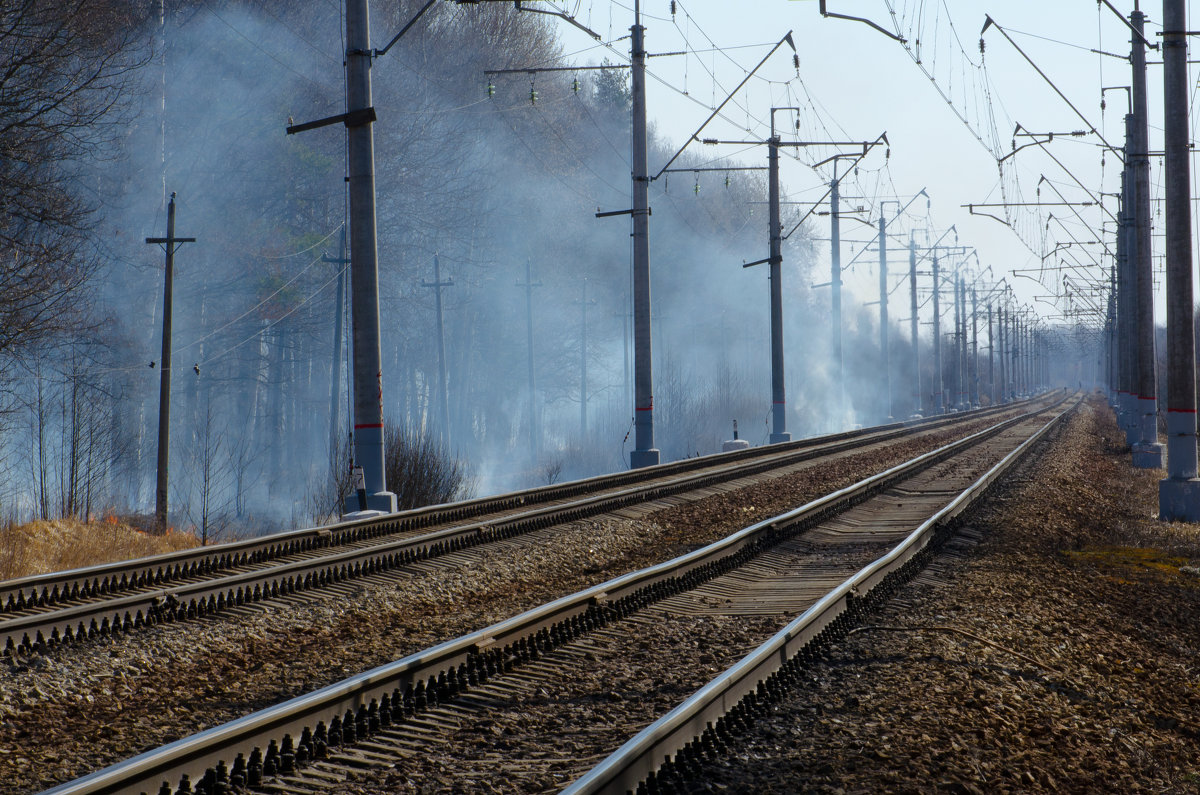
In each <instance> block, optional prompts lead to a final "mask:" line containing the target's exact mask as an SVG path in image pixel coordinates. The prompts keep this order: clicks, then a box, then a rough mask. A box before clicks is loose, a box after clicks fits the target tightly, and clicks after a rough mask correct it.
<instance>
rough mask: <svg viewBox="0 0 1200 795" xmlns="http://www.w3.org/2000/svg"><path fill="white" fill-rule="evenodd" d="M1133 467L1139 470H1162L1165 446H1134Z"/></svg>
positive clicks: (1141, 444) (1156, 443)
mask: <svg viewBox="0 0 1200 795" xmlns="http://www.w3.org/2000/svg"><path fill="white" fill-rule="evenodd" d="M1133 465H1134V466H1135V467H1137V468H1138V469H1162V468H1163V446H1162V445H1161V444H1159V443H1158V442H1154V443H1153V444H1145V443H1141V442H1139V443H1138V444H1135V445H1134V446H1133Z"/></svg>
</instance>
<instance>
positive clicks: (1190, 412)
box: [1167, 409, 1196, 414]
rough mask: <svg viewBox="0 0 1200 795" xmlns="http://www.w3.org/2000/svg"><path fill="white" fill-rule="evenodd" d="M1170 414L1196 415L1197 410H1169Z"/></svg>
mask: <svg viewBox="0 0 1200 795" xmlns="http://www.w3.org/2000/svg"><path fill="white" fill-rule="evenodd" d="M1167 413H1168V414H1195V413H1196V410H1195V409H1167Z"/></svg>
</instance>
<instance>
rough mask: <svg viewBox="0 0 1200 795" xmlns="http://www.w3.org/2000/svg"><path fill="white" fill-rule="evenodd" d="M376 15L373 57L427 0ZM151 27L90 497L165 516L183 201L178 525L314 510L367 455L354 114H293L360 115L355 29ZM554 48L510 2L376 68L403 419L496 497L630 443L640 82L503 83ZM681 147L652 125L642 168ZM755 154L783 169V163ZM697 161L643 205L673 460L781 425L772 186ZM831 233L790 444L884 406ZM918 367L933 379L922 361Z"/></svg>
mask: <svg viewBox="0 0 1200 795" xmlns="http://www.w3.org/2000/svg"><path fill="white" fill-rule="evenodd" d="M373 5H374V8H373V13H372V25H373V27H374V31H375V32H374V40H375V41H376V42H382V41H386V40H388V39H389V38H390V37H391V35H392V34H393V32H394V31H397V30H399V29H400V27H401V26H402V25H403V24H404V23H405V22H406V21H407V20H408V19H409V18H411V16H412V15H413V13H415V11H416V9H417V8H418V7H419V4H416V3H414V2H377V3H375V4H373ZM156 22H157V20H151V21H150V22H148V23H147V24H148V28H147V30H146V31H145V34H146V41H147V42H156V44H154V45H151V44H147V48H148V49H147V53H148V54H149V53H151V52H152V47H156V48H157V49H153V54H154V55H155V56H157V57H154V58H150V59H149V65H148V66H146V67H144V68H143V69H142V71H141V73H140V77H141V85H140V91H139V94H138V96H137V97H136V99H137V101H138V102H139V103H140V105H139V107H138V109H137V112H136V113H135V114H134V119H135V121H134V123H133V124H132V125H131V126H130V127H129V129H128V132H127V134H126V136H125V138H124V141H123V145H122V151H121V152H120V155H121V156H120V157H119V158H117V159H115V160H113V161H111V162H105V163H97V164H96V173H95V181H96V184H97V185H99V186H100V188H99V193H98V195H99V196H100V199H101V201H102V204H103V224H102V233H101V235H100V237H99V239H98V241H97V246H98V248H99V249H100V250H101V251H102V252H103V253H104V256H105V258H106V260H107V262H108V268H107V270H106V272H105V274H104V277H103V279H101V280H99V281H98V282H97V283H96V285H95V287H96V290H95V293H96V308H97V312H98V313H99V314H100V315H103V316H106V317H108V318H111V323H110V324H109V330H108V332H107V333H106V334H105V339H104V341H105V343H106V345H105V349H104V351H103V352H99V351H98V352H96V353H95V355H94V357H93V359H92V363H91V368H92V371H91V373H90V376H91V377H92V381H94V383H95V384H96V388H97V390H98V391H97V392H96V395H97V396H96V397H95V398H94V399H95V400H96V401H97V405H101V404H102V405H103V406H104V407H105V413H104V417H103V418H101V419H98V420H96V423H98V424H99V425H102V426H104V428H105V429H106V433H107V434H110V435H111V437H112V439H111V443H106V445H105V446H104V449H103V451H101V450H99V448H98V450H97V452H96V455H98V456H104V455H107V456H108V459H107V460H108V461H111V462H119V466H116V465H114V466H111V467H109V468H108V469H109V470H110V471H107V472H106V473H105V476H104V477H103V478H102V480H103V482H102V483H101V482H99V481H98V482H97V484H96V498H95V504H96V506H100V507H103V508H105V509H111V510H119V511H129V512H135V511H143V512H144V511H147V510H149V509H150V506H152V504H153V497H154V495H153V490H154V464H155V450H156V428H157V421H158V378H159V369H158V368H159V367H160V365H161V362H160V361H159V360H160V358H161V357H160V354H159V349H160V345H161V326H162V300H163V298H162V296H163V293H162V291H163V277H162V264H163V252H162V250H161V249H160V248H159V247H157V246H148V245H146V244H145V243H144V242H143V241H144V239H145V238H146V237H162V236H164V235H165V234H166V200H167V195H166V194H169V193H172V192H174V193H177V196H178V198H177V201H178V216H177V226H176V234H177V235H179V236H186V237H195V238H196V242H195V243H188V244H183V245H182V246H181V247H180V248H179V250H178V252H177V253H176V256H175V283H174V330H173V337H172V350H173V354H172V374H171V380H172V405H171V426H172V427H171V459H170V462H171V463H170V472H171V478H172V483H173V484H174V485H173V488H172V491H171V500H172V509H173V514H172V515H173V521H176V522H179V523H183V524H195V525H200V524H203V525H204V526H205V527H210V526H211V527H214V528H225V527H234V526H236V527H241V528H245V527H248V526H250V527H253V526H259V525H261V526H264V527H265V526H274V525H277V524H279V523H289V522H299V521H305V520H306V519H307V516H306V510H307V509H306V506H308V505H310V504H311V502H312V501H311V499H310V497H311V495H310V494H308V493H307V492H308V491H309V490H310V488H311V486H310V485H309V484H313V483H319V482H327V481H328V478H327V474H328V468H329V467H330V466H331V465H332V466H338V467H342V466H345V465H346V462H345V461H339V460H334V461H333V462H332V464H331V454H330V439H331V437H332V438H334V439H336V440H338V442H339V445H340V444H341V443H342V442H344V441H345V439H346V438H347V437H348V435H349V432H350V427H351V424H352V418H351V417H350V416H349V412H348V410H347V406H348V405H350V403H349V402H348V397H349V395H348V392H349V385H348V383H347V378H346V373H345V372H344V369H345V367H346V363H347V362H348V361H349V359H350V357H349V349H348V344H349V343H348V338H349V323H348V321H347V324H346V326H345V328H344V329H343V333H342V337H341V339H342V349H341V351H340V354H339V355H340V361H341V363H342V367H343V372H342V373H340V374H337V376H338V377H337V378H334V375H335V374H334V373H332V372H331V370H332V361H333V359H334V338H335V335H334V325H335V320H334V319H335V317H336V315H337V305H336V296H337V285H338V274H339V273H340V271H341V269H342V267H343V266H342V264H341V263H340V262H338V260H340V259H342V258H343V252H342V249H341V233H342V230H343V227H344V224H345V221H346V214H347V200H346V193H345V182H344V162H345V154H344V153H345V133H344V129H343V128H342V127H341V126H340V125H332V126H328V127H324V128H320V129H317V130H312V131H309V132H305V133H302V134H299V135H293V136H289V135H285V132H284V131H285V127H286V126H287V124H288V122H289V120H292V121H294V122H296V123H299V122H302V121H309V120H313V119H318V118H323V117H327V116H333V115H336V114H338V113H341V112H342V110H343V109H344V99H343V74H342V63H341V49H342V44H341V29H342V26H343V24H344V22H343V21H342V20H341V19H340V16H339V13H338V8H337V7H336V4H334V5H331V4H328V3H316V2H309V3H295V4H291V3H288V4H285V3H279V2H255V3H240V4H239V3H230V4H225V5H223V6H221V7H220V8H218V7H215V6H212V5H211V4H202V3H196V4H178V5H176V4H169V6H168V13H167V16H166V18H165V23H164V26H163V28H162V29H161V30H159V29H156ZM560 54H561V48H560V47H559V45H558V43H557V41H556V39H555V34H554V27H553V25H552V21H551V20H547V19H546V18H544V17H538V16H535V15H527V14H521V13H519V12H517V11H515V10H513V9H511V8H509V7H507V6H503V5H502V4H481V5H478V6H456V5H454V6H452V5H448V4H447V5H442V4H439V5H437V6H436V7H435V8H434V9H433V10H432V11H431V12H430V13H429V15H428V16H427V17H426V18H425V19H423V20H422V22H420V23H418V26H416V27H415V28H414V29H413V30H412V32H411V33H410V34H409V35H408V36H406V37H405V38H404V39H403V40H402V41H401V42H400V43H399V44H398V45H397V46H396V47H395V48H393V49H392V50H391V51H389V52H388V53H387V54H386V55H383V56H380V57H379V58H377V59H376V61H375V63H374V67H373V81H374V105H375V108H376V110H377V115H378V121H377V123H376V124H375V125H374V132H375V156H376V185H377V197H378V198H377V203H378V210H377V219H378V252H379V256H378V259H379V263H380V272H379V283H380V307H381V317H382V324H381V326H382V328H381V349H382V354H383V396H382V399H383V407H384V414H385V417H387V418H388V419H389V420H390V421H393V422H395V423H396V424H397V425H400V426H403V427H405V428H408V429H412V430H413V431H414V432H418V433H425V434H428V435H431V436H434V437H436V438H438V439H440V440H447V439H448V441H449V449H450V451H451V453H452V454H453V455H454V456H455V457H456V458H459V459H461V460H462V461H464V462H466V464H467V466H468V468H469V470H470V476H471V478H472V479H473V480H474V482H475V483H476V484H477V488H478V490H479V492H481V493H488V492H495V491H501V490H507V489H513V488H523V487H529V486H534V485H539V484H541V483H545V482H548V481H552V480H558V479H573V478H579V477H584V476H588V475H593V474H598V473H601V472H608V471H613V470H617V469H621V468H624V467H626V466H627V465H628V456H629V451H630V449H631V448H632V437H631V436H630V434H629V431H630V427H631V417H632V405H631V401H632V378H633V373H632V369H631V368H632V353H631V347H632V333H631V327H630V320H629V315H630V311H631V307H630V246H629V243H628V242H627V241H628V239H629V220H628V217H627V216H617V217H613V218H603V219H597V218H596V217H595V215H596V212H597V210H598V209H599V210H624V209H627V208H628V206H629V201H630V199H629V194H630V190H629V173H630V168H629V164H628V158H629V155H628V150H629V114H628V104H627V102H628V96H627V93H626V90H625V88H624V86H625V83H624V78H623V77H622V73H620V72H616V71H604V72H587V71H580V72H578V73H571V72H564V73H552V74H539V75H536V76H533V77H532V78H531V76H529V75H527V74H509V75H495V76H493V77H491V78H488V77H487V76H485V75H484V70H486V69H505V68H520V67H524V66H529V65H534V64H545V63H550V62H554V59H555V58H556V57H557V56H559V55H560ZM489 86H490V88H489ZM535 94H536V101H534V96H535ZM164 98H165V101H164ZM675 148H676V143H675V142H671V141H668V140H666V139H664V138H661V137H659V136H657V135H653V136H652V141H651V152H650V160H651V163H664V162H666V160H667V158H668V157H669V156H670V155H671V154H672V153H673V152H674V149H675ZM707 156H708V155H706V157H707ZM743 159H744V162H745V163H746V164H748V165H765V163H766V152H765V149H764V150H761V151H753V152H750V153H747V154H746V155H744V156H743ZM706 162H707V160H706V159H703V158H702V157H701V156H700V155H691V154H685V155H684V156H683V157H682V158H680V160H679V161H677V164H676V165H677V166H678V167H679V168H680V169H682V172H681V173H672V174H669V175H665V176H664V178H662V179H660V180H658V181H656V182H655V183H653V185H652V189H651V205H652V208H653V216H652V220H651V227H650V246H651V255H650V256H651V269H652V296H653V304H652V309H653V314H654V339H653V344H654V352H655V373H654V379H655V405H656V412H655V414H656V423H657V426H656V434H657V436H656V443H657V446H658V447H659V448H660V449H661V450H662V452H663V457H664V460H671V459H676V458H681V457H685V456H691V455H696V454H701V455H702V454H707V453H711V452H715V451H717V450H719V449H720V445H721V442H722V440H724V439H728V438H730V437H731V436H732V422H733V421H734V420H737V421H738V423H739V430H740V435H741V436H742V437H743V438H747V439H749V440H751V442H752V443H755V444H758V443H763V442H765V441H766V437H767V435H768V433H769V430H770V428H769V426H768V422H769V411H770V407H771V392H770V369H769V352H770V340H769V334H770V330H769V321H768V317H769V313H768V278H767V270H766V268H767V266H765V265H760V266H756V267H754V268H743V267H742V263H743V262H746V261H750V260H755V259H761V258H762V257H763V256H765V252H766V248H767V239H766V238H767V212H766V207H765V204H764V201H765V199H766V180H765V177H764V176H763V174H762V172H758V171H750V172H744V171H743V172H730V173H729V174H728V175H726V174H724V173H720V172H708V171H701V170H699V169H701V168H702V167H703V166H704V164H705V163H706ZM690 169H695V170H694V171H689V170H690ZM652 170H653V169H652ZM785 228H786V227H785ZM821 234H822V233H821V232H820V231H819V230H816V229H815V228H814V226H813V225H812V224H808V225H806V226H805V227H803V228H802V229H801V230H800V231H799V232H797V233H796V234H795V235H793V236H792V237H791V238H789V239H788V241H787V243H786V246H785V250H784V260H785V267H784V273H783V287H784V311H785V318H786V325H785V346H786V347H785V352H786V374H787V392H788V396H789V405H788V409H789V421H788V422H789V428H788V429H789V431H791V433H792V434H793V436H795V437H800V436H805V435H810V434H814V433H819V432H825V431H828V430H840V429H841V428H844V427H846V426H847V425H850V424H854V423H871V422H877V421H880V420H881V419H883V418H884V417H885V416H886V413H887V411H886V400H885V399H884V398H882V397H881V395H880V393H879V384H880V380H879V373H880V370H881V367H882V366H883V364H882V362H881V360H880V357H879V352H878V324H877V315H876V314H874V313H875V312H877V309H872V308H870V307H867V306H864V305H862V302H861V301H860V299H859V298H858V296H856V295H855V293H854V292H853V291H852V290H848V291H847V292H846V294H845V295H844V296H843V317H844V319H845V328H844V330H843V345H844V351H845V354H844V357H843V368H844V370H843V372H844V386H843V385H842V384H841V383H839V380H838V378H837V368H836V367H835V366H834V365H833V363H832V362H831V360H830V351H831V350H832V340H831V332H830V319H829V300H830V290H829V288H828V287H824V288H821V287H814V286H813V282H814V281H816V280H818V279H820V278H821V277H820V276H818V275H817V274H818V273H822V272H827V265H826V264H821V263H818V261H817V252H818V250H823V249H818V248H817V247H816V246H815V245H814V243H813V240H812V238H813V237H815V236H820V235H821ZM435 254H436V255H437V256H438V257H439V259H440V264H441V277H442V279H443V281H446V280H450V281H452V282H453V284H452V286H446V287H444V288H442V297H443V309H444V318H443V327H444V333H445V351H446V359H447V371H448V388H447V390H446V391H447V394H448V403H449V412H448V413H449V417H450V427H449V428H445V427H442V422H441V419H440V417H441V416H442V408H441V405H440V400H441V393H440V390H439V375H438V359H437V350H438V345H437V334H438V328H437V323H436V318H435V315H434V297H435V296H434V288H432V287H429V286H427V285H426V284H424V283H425V282H432V281H433V280H434V272H433V257H434V255H435ZM822 259H823V258H822ZM527 264H528V268H529V272H530V275H531V277H532V284H533V286H531V287H529V288H526V287H525V286H524V285H525V284H526V279H527V277H526V268H527ZM585 280H586V284H587V304H586V310H587V344H586V348H585V347H584V344H583V324H582V320H583V312H584V304H583V285H584V282H585ZM864 294H869V293H865V292H864ZM865 300H873V299H865ZM527 301H528V303H527ZM901 303H905V306H906V302H905V301H901ZM905 315H907V311H900V312H897V311H894V312H893V313H892V334H891V339H892V344H891V348H892V351H891V354H892V357H891V359H892V365H891V367H892V371H893V373H894V378H893V386H892V391H893V405H894V407H895V414H896V416H898V417H899V416H907V414H909V413H912V411H914V410H915V405H914V402H913V399H912V391H913V389H912V384H911V379H910V378H908V377H907V376H906V375H905V374H906V373H907V372H908V370H909V367H908V365H907V362H908V361H909V358H910V356H911V349H910V348H909V347H908V346H909V343H908V333H907V326H906V325H904V324H905V323H906V320H907V319H906V317H904V316H905ZM530 316H531V317H532V323H533V350H532V356H533V359H532V361H533V378H532V381H533V388H532V390H531V389H530V377H529V362H530V350H529V345H528V340H527V322H528V320H529V317H530ZM922 356H923V360H922V361H923V363H924V368H923V369H924V370H926V371H928V370H929V365H928V362H929V360H930V356H929V355H928V351H925V350H923V351H922ZM585 360H586V368H587V381H586V385H583V384H581V380H582V379H581V371H582V368H583V363H584V361H585ZM923 377H924V378H925V383H929V379H928V378H927V376H923ZM37 383H38V381H37V378H35V377H30V378H29V379H27V383H26V385H25V387H23V388H25V389H27V390H28V391H29V392H30V394H32V393H33V391H34V387H35V386H36V385H37ZM331 389H333V390H334V392H335V394H336V402H337V404H338V407H339V408H338V416H337V422H336V424H334V426H333V427H332V428H331V427H330V426H331V416H330V404H331ZM926 391H928V389H926ZM585 402H586V412H584V411H583V409H584V404H585ZM47 405H48V404H46V405H43V408H44V409H45V408H46V406H47ZM43 413H44V414H46V415H47V417H48V419H46V421H45V423H44V425H45V428H47V429H50V430H51V431H53V432H55V433H59V432H62V433H66V426H65V425H63V424H62V423H61V422H58V421H56V420H53V418H49V415H51V414H53V413H54V412H53V411H44V412H43ZM60 414H61V412H60ZM585 425H586V430H585V427H584V426H585ZM9 437H10V439H12V438H15V435H14V434H12V433H10V434H9ZM10 443H11V442H10ZM17 446H18V447H20V446H21V445H17ZM337 446H338V445H335V447H337ZM23 458H25V459H28V456H23ZM32 466H33V469H36V468H37V462H36V461H34V462H33V465H32ZM14 479H19V478H17V477H16V476H14V475H12V474H10V476H9V482H10V483H11V482H12V481H13V480H14ZM14 491H15V492H17V493H20V492H22V491H28V490H27V489H22V488H20V487H17V488H15V489H14ZM31 499H32V498H29V500H31ZM29 500H27V501H26V504H27V505H29V504H31V502H29Z"/></svg>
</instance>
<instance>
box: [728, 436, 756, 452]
mask: <svg viewBox="0 0 1200 795" xmlns="http://www.w3.org/2000/svg"><path fill="white" fill-rule="evenodd" d="M749 449H750V443H749V442H747V441H746V440H745V439H726V440H725V441H723V442H721V452H722V453H728V452H729V451H731V450H749Z"/></svg>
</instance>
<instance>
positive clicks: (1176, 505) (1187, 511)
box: [1158, 478, 1200, 522]
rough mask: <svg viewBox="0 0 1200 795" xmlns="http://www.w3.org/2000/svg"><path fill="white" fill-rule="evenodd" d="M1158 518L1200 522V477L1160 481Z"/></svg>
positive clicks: (1172, 520)
mask: <svg viewBox="0 0 1200 795" xmlns="http://www.w3.org/2000/svg"><path fill="white" fill-rule="evenodd" d="M1158 518H1159V519H1162V520H1163V521H1164V522H1200V478H1189V479H1187V480H1176V479H1174V478H1163V479H1162V480H1160V481H1158Z"/></svg>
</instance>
